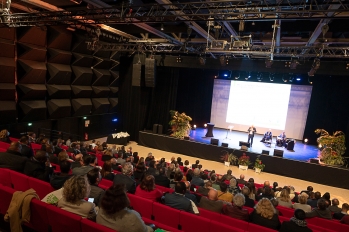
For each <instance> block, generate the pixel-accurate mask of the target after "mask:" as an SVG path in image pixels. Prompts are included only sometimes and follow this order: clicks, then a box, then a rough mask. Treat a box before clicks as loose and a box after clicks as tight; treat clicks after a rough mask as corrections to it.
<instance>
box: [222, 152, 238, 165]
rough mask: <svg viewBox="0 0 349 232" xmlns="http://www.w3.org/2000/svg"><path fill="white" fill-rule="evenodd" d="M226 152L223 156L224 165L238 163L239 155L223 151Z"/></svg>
mask: <svg viewBox="0 0 349 232" xmlns="http://www.w3.org/2000/svg"><path fill="white" fill-rule="evenodd" d="M223 152H224V154H223V155H222V156H221V160H223V161H224V165H225V166H228V167H229V166H230V164H233V165H236V161H237V160H238V157H236V156H235V155H233V153H234V152H233V153H230V154H229V152H227V151H223Z"/></svg>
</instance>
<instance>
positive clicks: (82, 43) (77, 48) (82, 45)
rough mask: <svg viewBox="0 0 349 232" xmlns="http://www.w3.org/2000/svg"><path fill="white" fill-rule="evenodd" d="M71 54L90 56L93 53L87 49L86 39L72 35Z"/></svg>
mask: <svg viewBox="0 0 349 232" xmlns="http://www.w3.org/2000/svg"><path fill="white" fill-rule="evenodd" d="M71 51H72V52H77V53H82V54H88V55H91V54H92V53H93V51H91V50H88V49H87V44H86V37H82V36H80V35H77V34H74V36H73V46H72V49H71Z"/></svg>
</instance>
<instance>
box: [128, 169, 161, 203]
mask: <svg viewBox="0 0 349 232" xmlns="http://www.w3.org/2000/svg"><path fill="white" fill-rule="evenodd" d="M135 195H136V196H140V197H143V198H146V199H149V200H152V201H160V199H161V197H162V192H161V191H160V190H158V189H156V188H155V179H154V176H152V175H147V176H145V177H144V178H143V180H142V182H141V183H140V184H139V185H138V186H137V188H136V192H135Z"/></svg>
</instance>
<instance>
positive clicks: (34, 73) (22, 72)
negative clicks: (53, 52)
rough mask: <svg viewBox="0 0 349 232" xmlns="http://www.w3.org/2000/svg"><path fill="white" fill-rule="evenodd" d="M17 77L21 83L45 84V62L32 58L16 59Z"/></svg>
mask: <svg viewBox="0 0 349 232" xmlns="http://www.w3.org/2000/svg"><path fill="white" fill-rule="evenodd" d="M17 79H18V81H19V83H22V84H45V81H46V64H45V63H44V62H37V61H32V60H18V72H17Z"/></svg>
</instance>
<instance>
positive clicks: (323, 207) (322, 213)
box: [305, 198, 332, 220]
mask: <svg viewBox="0 0 349 232" xmlns="http://www.w3.org/2000/svg"><path fill="white" fill-rule="evenodd" d="M305 216H306V217H307V218H312V217H320V218H325V219H329V220H331V219H332V214H331V211H330V210H329V209H327V204H326V200H325V199H322V198H321V199H319V200H318V202H317V208H314V209H313V210H312V211H311V212H308V213H306V214H305Z"/></svg>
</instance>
